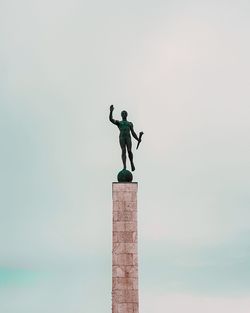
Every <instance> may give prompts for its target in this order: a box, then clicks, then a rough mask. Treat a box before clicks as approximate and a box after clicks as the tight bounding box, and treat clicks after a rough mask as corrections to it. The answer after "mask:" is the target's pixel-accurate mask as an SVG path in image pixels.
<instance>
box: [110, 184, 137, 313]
mask: <svg viewBox="0 0 250 313" xmlns="http://www.w3.org/2000/svg"><path fill="white" fill-rule="evenodd" d="M112 195H113V250H112V313H138V312H139V299H138V255H137V183H113V188H112Z"/></svg>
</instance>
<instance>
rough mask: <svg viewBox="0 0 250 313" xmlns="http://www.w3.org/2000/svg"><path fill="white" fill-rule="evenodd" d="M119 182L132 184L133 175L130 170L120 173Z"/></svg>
mask: <svg viewBox="0 0 250 313" xmlns="http://www.w3.org/2000/svg"><path fill="white" fill-rule="evenodd" d="M117 180H118V182H119V183H131V182H132V180H133V175H132V173H131V172H130V171H128V170H122V171H120V172H119V173H118V175H117Z"/></svg>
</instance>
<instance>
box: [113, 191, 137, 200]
mask: <svg viewBox="0 0 250 313" xmlns="http://www.w3.org/2000/svg"><path fill="white" fill-rule="evenodd" d="M113 201H114V202H116V201H117V202H121V201H122V202H123V201H126V202H135V201H136V192H134V191H122V192H121V191H113Z"/></svg>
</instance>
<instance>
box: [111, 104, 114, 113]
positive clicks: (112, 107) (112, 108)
mask: <svg viewBox="0 0 250 313" xmlns="http://www.w3.org/2000/svg"><path fill="white" fill-rule="evenodd" d="M113 111H114V106H113V104H111V106H110V112H113Z"/></svg>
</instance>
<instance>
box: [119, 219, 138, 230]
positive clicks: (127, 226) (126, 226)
mask: <svg viewBox="0 0 250 313" xmlns="http://www.w3.org/2000/svg"><path fill="white" fill-rule="evenodd" d="M113 231H136V222H125V221H122V222H114V223H113Z"/></svg>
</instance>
